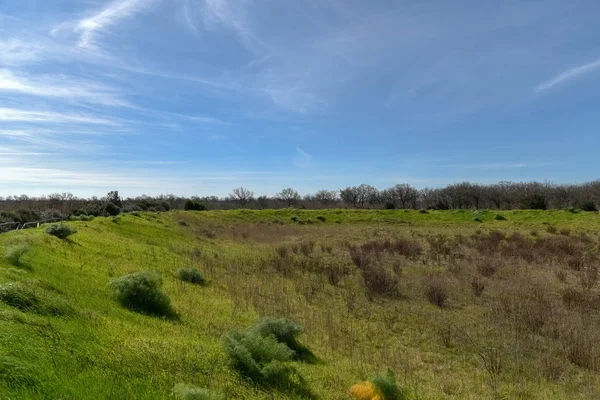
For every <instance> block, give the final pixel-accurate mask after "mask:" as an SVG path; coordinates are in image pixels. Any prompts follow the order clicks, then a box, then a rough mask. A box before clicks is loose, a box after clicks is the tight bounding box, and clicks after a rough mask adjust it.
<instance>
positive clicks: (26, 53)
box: [0, 38, 41, 66]
mask: <svg viewBox="0 0 600 400" xmlns="http://www.w3.org/2000/svg"><path fill="white" fill-rule="evenodd" d="M40 53H41V49H40V48H39V47H38V46H36V45H33V44H31V43H26V42H24V41H22V40H20V39H16V38H11V39H8V40H5V41H2V40H0V65H8V66H15V65H21V64H24V63H31V62H33V61H37V60H38V59H39V58H40Z"/></svg>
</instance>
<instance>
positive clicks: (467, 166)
mask: <svg viewBox="0 0 600 400" xmlns="http://www.w3.org/2000/svg"><path fill="white" fill-rule="evenodd" d="M549 165H553V164H550V163H489V164H447V165H440V167H444V168H464V169H513V168H540V167H547V166H549Z"/></svg>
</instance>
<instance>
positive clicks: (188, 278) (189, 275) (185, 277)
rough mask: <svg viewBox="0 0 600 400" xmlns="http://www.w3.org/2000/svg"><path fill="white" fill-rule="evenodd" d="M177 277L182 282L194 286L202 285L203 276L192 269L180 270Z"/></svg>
mask: <svg viewBox="0 0 600 400" xmlns="http://www.w3.org/2000/svg"><path fill="white" fill-rule="evenodd" d="M177 277H178V278H179V279H180V280H182V281H184V282H190V283H194V284H196V285H202V284H203V283H204V275H202V273H201V272H200V271H198V270H197V269H194V268H180V269H179V270H178V271H177Z"/></svg>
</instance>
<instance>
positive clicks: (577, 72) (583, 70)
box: [533, 60, 600, 93]
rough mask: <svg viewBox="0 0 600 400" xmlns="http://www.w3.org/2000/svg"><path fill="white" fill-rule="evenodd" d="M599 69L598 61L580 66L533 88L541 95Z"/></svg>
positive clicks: (599, 62) (599, 63) (599, 61)
mask: <svg viewBox="0 0 600 400" xmlns="http://www.w3.org/2000/svg"><path fill="white" fill-rule="evenodd" d="M598 69H600V60H596V61H592V62H590V63H587V64H583V65H580V66H578V67H575V68H571V69H569V70H566V71H565V72H563V73H561V74H559V75H557V76H555V77H554V78H552V79H550V80H549V81H546V82H543V83H541V84H539V85H538V86H536V87H535V88H534V90H533V91H534V92H535V93H541V92H544V91H546V90H549V89H552V88H553V87H555V86H556V85H559V84H561V83H563V82H565V81H568V80H572V79H575V78H577V77H579V76H581V75H585V74H589V73H591V72H594V71H596V70H598Z"/></svg>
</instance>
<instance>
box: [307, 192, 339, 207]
mask: <svg viewBox="0 0 600 400" xmlns="http://www.w3.org/2000/svg"><path fill="white" fill-rule="evenodd" d="M313 199H314V200H315V201H317V202H318V203H320V204H321V205H324V206H329V205H332V204H334V203H335V202H337V201H338V199H339V197H338V191H337V190H319V191H318V192H317V193H315V195H314V196H313Z"/></svg>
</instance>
